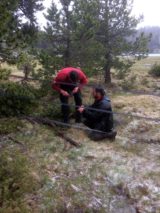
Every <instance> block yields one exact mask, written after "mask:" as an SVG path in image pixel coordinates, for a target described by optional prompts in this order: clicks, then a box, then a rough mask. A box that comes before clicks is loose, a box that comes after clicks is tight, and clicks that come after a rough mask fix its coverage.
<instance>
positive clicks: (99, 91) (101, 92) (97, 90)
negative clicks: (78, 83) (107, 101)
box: [94, 86, 106, 96]
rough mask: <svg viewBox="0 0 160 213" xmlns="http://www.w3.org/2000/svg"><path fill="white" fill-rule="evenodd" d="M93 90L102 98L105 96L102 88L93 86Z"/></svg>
mask: <svg viewBox="0 0 160 213" xmlns="http://www.w3.org/2000/svg"><path fill="white" fill-rule="evenodd" d="M94 90H95V91H96V92H97V93H100V94H101V95H102V96H105V94H106V92H105V90H104V88H103V87H102V86H95V87H94Z"/></svg>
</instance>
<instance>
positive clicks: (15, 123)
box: [0, 118, 24, 135]
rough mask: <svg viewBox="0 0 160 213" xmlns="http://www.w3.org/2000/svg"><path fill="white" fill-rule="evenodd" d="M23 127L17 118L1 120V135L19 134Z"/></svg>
mask: <svg viewBox="0 0 160 213" xmlns="http://www.w3.org/2000/svg"><path fill="white" fill-rule="evenodd" d="M22 127H24V124H23V122H22V121H21V120H19V119H17V118H10V119H9V118H2V119H0V135H5V134H10V133H13V132H17V131H18V130H19V129H20V128H22Z"/></svg>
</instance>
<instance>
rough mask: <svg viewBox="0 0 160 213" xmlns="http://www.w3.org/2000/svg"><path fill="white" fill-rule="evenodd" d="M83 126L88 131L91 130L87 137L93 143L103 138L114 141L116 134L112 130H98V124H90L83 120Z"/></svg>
mask: <svg viewBox="0 0 160 213" xmlns="http://www.w3.org/2000/svg"><path fill="white" fill-rule="evenodd" d="M84 124H85V125H86V126H87V127H89V128H90V129H92V130H91V131H90V133H89V134H88V136H89V138H90V139H91V140H94V141H100V140H103V139H105V138H108V139H111V140H114V139H115V137H116V135H117V132H116V131H115V130H114V129H110V130H109V129H108V131H104V130H101V129H99V124H98V123H95V122H93V121H92V122H91V121H89V120H85V121H84Z"/></svg>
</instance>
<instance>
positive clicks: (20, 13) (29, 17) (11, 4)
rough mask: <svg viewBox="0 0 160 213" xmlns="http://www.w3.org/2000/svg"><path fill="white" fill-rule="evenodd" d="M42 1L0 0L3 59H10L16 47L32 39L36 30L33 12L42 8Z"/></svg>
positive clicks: (0, 35)
mask: <svg viewBox="0 0 160 213" xmlns="http://www.w3.org/2000/svg"><path fill="white" fill-rule="evenodd" d="M42 1H43V0H8V1H6V0H1V1H0V14H1V19H0V56H1V58H3V60H8V59H10V57H11V56H13V53H14V52H15V51H16V50H17V49H18V48H20V47H21V48H22V47H25V46H26V45H29V44H30V43H31V41H32V40H33V38H34V36H35V34H36V31H37V26H36V18H35V13H36V11H38V10H42V9H43V7H42V4H41V2H42ZM22 19H23V21H22Z"/></svg>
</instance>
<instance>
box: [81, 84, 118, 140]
mask: <svg viewBox="0 0 160 213" xmlns="http://www.w3.org/2000/svg"><path fill="white" fill-rule="evenodd" d="M93 97H94V103H93V104H92V105H91V106H89V107H84V106H81V107H80V108H79V109H78V111H79V112H80V113H81V114H82V115H83V117H84V124H85V125H86V126H88V127H89V128H91V129H92V131H91V132H90V134H89V137H90V138H91V139H92V140H95V141H99V140H102V139H104V138H109V139H112V140H114V139H115V137H116V134H117V132H116V131H115V130H114V129H113V126H114V122H113V113H112V107H111V101H110V100H109V98H108V97H107V96H106V95H105V91H104V89H103V88H102V87H95V88H93Z"/></svg>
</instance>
